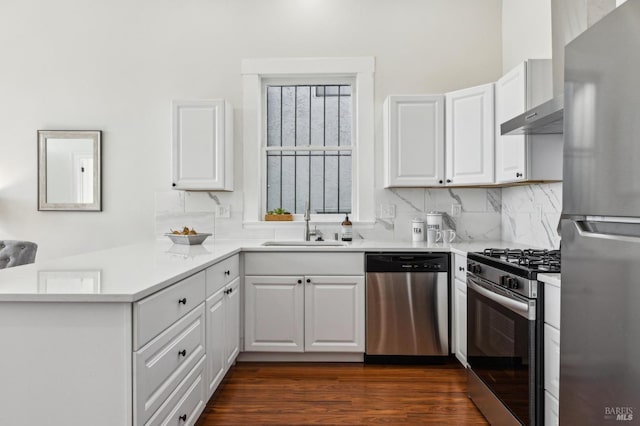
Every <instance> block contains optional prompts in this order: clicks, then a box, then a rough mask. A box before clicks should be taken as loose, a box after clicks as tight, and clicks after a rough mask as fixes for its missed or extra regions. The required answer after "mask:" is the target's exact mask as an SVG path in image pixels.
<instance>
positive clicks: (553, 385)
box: [544, 324, 560, 398]
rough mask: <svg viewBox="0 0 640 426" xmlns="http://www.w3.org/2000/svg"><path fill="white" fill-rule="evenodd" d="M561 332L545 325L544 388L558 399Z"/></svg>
mask: <svg viewBox="0 0 640 426" xmlns="http://www.w3.org/2000/svg"><path fill="white" fill-rule="evenodd" d="M559 386H560V331H558V330H557V329H555V328H553V327H551V326H550V325H549V324H545V325H544V388H545V390H547V391H549V393H550V394H551V395H553V396H555V397H556V398H558V395H560V389H559Z"/></svg>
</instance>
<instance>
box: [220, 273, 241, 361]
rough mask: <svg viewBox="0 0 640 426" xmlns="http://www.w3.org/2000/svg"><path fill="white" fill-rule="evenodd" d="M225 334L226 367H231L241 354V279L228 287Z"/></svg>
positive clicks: (237, 279)
mask: <svg viewBox="0 0 640 426" xmlns="http://www.w3.org/2000/svg"><path fill="white" fill-rule="evenodd" d="M225 291H226V292H227V298H226V301H225V312H224V315H225V332H226V352H225V358H226V360H225V361H226V365H227V367H229V366H231V365H232V364H233V363H234V362H235V361H236V358H237V357H238V354H239V353H240V277H238V278H236V279H235V280H233V281H231V282H230V283H229V284H227V286H226V290H225Z"/></svg>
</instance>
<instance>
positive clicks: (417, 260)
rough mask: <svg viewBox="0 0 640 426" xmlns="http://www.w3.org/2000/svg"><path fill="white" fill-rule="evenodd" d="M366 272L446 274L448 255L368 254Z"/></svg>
mask: <svg viewBox="0 0 640 426" xmlns="http://www.w3.org/2000/svg"><path fill="white" fill-rule="evenodd" d="M366 271H367V272H448V271H449V253H375V254H372V253H369V254H367V255H366Z"/></svg>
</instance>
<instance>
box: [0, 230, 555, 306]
mask: <svg viewBox="0 0 640 426" xmlns="http://www.w3.org/2000/svg"><path fill="white" fill-rule="evenodd" d="M263 242H264V241H263V240H259V241H258V240H208V241H205V243H204V244H202V245H197V246H184V245H177V244H173V243H171V242H170V241H169V240H158V241H149V242H146V243H139V244H134V245H129V246H122V247H116V248H112V249H107V250H101V251H95V252H89V253H85V254H81V255H76V256H69V257H64V258H60V259H51V260H48V261H43V262H36V263H34V264H31V265H24V266H18V267H14V268H7V269H2V270H0V302H7V301H12V302H135V301H137V300H140V299H142V298H144V297H146V296H149V295H150V294H153V293H155V292H157V291H158V290H161V289H163V288H165V287H167V286H169V285H171V284H173V283H175V282H177V281H179V280H181V279H183V278H185V277H188V276H189V275H192V274H194V273H196V272H198V271H201V270H203V269H205V268H207V267H209V266H211V265H213V264H215V263H217V262H219V261H220V260H223V259H225V258H227V257H229V256H231V255H233V254H236V253H239V252H241V251H266V252H268V251H295V252H317V251H321V252H327V251H328V252H341V251H343V252H344V251H358V252H365V251H439V252H450V251H451V252H454V253H458V254H462V255H464V254H466V252H469V251H481V250H482V249H485V248H488V247H496V248H506V247H509V248H523V247H524V246H522V245H520V244H516V243H512V242H505V241H472V242H460V243H453V244H451V245H446V246H445V245H443V244H442V243H438V244H432V245H429V244H427V243H426V242H423V243H412V242H396V241H369V240H357V241H354V242H352V243H349V244H348V245H347V246H344V247H299V246H296V247H293V246H269V247H265V246H262V245H261V244H262V243H263ZM543 281H544V280H543ZM558 282H559V280H558Z"/></svg>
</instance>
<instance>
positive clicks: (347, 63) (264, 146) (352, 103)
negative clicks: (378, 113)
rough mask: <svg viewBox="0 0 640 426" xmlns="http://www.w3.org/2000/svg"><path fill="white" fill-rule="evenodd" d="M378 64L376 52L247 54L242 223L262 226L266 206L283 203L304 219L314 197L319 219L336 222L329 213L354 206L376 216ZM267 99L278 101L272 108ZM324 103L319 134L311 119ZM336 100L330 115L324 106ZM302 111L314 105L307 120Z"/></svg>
mask: <svg viewBox="0 0 640 426" xmlns="http://www.w3.org/2000/svg"><path fill="white" fill-rule="evenodd" d="M374 69H375V61H374V58H372V57H354V58H348V57H345V58H258V59H245V60H243V61H242V90H243V93H242V99H243V101H242V116H243V119H242V122H243V127H242V135H243V136H242V137H243V146H242V156H243V161H242V169H243V175H242V177H243V184H242V188H243V203H244V205H243V211H244V213H243V214H244V224H245V226H254V225H255V226H263V225H262V224H261V223H260V222H262V221H263V218H264V213H265V212H266V211H267V208H273V207H280V206H282V207H283V208H286V209H289V210H290V211H291V212H292V213H297V215H296V216H294V220H302V215H301V213H302V212H303V210H304V203H305V201H306V199H307V198H309V197H310V198H311V204H312V210H313V211H312V213H315V215H314V216H315V217H312V220H314V221H315V222H322V221H325V222H327V223H335V222H336V220H337V218H336V217H335V216H332V215H331V214H335V213H338V212H345V211H351V215H350V217H352V218H353V220H355V221H357V222H359V223H360V224H366V223H368V224H373V223H374V212H375V208H374V181H375V174H374V120H373V117H374V103H373V102H374V96H373V87H374V84H373V83H374V81H373V74H374ZM296 87H297V89H296ZM305 89H306V91H305ZM309 89H311V96H309ZM267 92H269V93H270V95H271V100H270V101H268V99H267V98H268V95H267ZM281 92H282V93H281ZM298 97H300V99H298ZM286 99H289V100H290V101H286ZM278 100H279V101H280V104H281V105H282V106H281V107H279V105H278ZM291 101H293V104H291ZM305 101H306V102H307V104H306V105H307V107H305V108H306V109H303V108H302V105H304V104H305ZM309 101H311V107H309V106H308V105H309V104H308V102H309ZM325 102H326V105H325ZM297 103H299V104H300V106H298V105H297ZM316 103H317V105H316ZM269 104H271V106H275V107H276V109H274V111H273V112H271V113H268V112H267V109H268V106H269ZM314 105H315V106H314ZM319 105H322V108H325V107H326V110H324V109H323V110H322V111H323V112H322V114H323V115H322V120H321V121H319V122H318V123H319V124H318V126H320V128H321V129H322V132H323V133H324V136H323V138H322V139H320V138H318V137H317V136H316V132H320V131H319V130H318V129H316V127H315V124H314V122H315V120H314V119H313V114H314V111H315V109H314V108H316V107H317V108H319ZM338 105H339V106H340V110H341V111H340V114H337V107H338ZM278 107H279V109H278ZM331 108H333V109H334V110H335V111H336V112H335V114H334V115H331V114H329V115H330V118H329V119H326V118H325V116H324V113H325V112H326V111H331ZM349 110H350V117H347V116H345V114H346V112H347V111H349ZM303 111H306V112H307V113H309V111H311V113H312V118H311V120H309V119H306V120H307V121H303V120H304V119H303V118H302V117H303V116H304V113H303ZM267 115H269V116H270V117H269V118H267ZM331 117H333V118H331ZM278 118H279V119H280V120H278ZM291 119H293V123H291ZM298 120H299V121H300V122H299V123H298V122H297V121H298ZM331 120H333V121H332V122H331ZM279 121H281V123H279ZM330 122H331V123H333V124H330ZM267 123H272V124H271V127H269V126H268V125H267ZM303 123H305V124H306V125H303ZM309 123H311V124H309ZM338 124H339V126H340V129H339V130H338V129H337V127H338ZM309 125H310V126H311V127H309ZM347 133H348V135H347ZM318 134H319V133H318ZM327 136H328V138H327ZM320 164H322V166H320ZM338 169H339V172H338ZM310 173H311V174H310ZM309 176H310V177H309ZM338 181H339V182H338ZM267 185H269V188H268V189H267ZM281 198H282V199H281ZM321 199H322V201H320V200H321ZM284 225H285V224H284V223H278V224H277V225H275V226H284ZM268 226H270V227H271V226H274V223H273V222H270V223H269V224H268Z"/></svg>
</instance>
